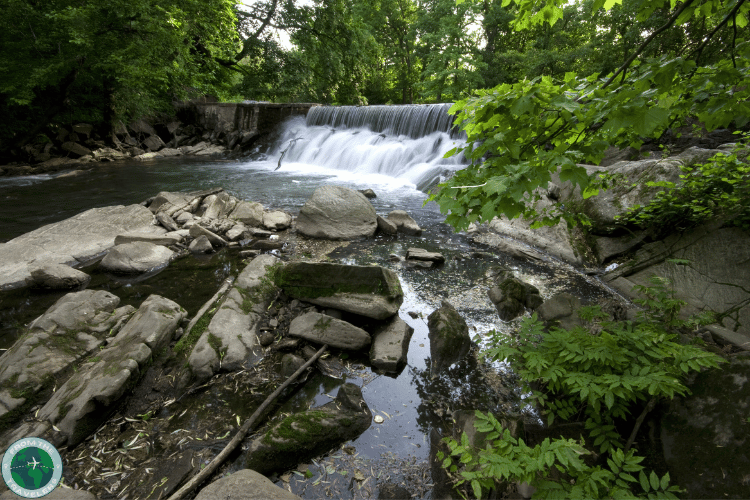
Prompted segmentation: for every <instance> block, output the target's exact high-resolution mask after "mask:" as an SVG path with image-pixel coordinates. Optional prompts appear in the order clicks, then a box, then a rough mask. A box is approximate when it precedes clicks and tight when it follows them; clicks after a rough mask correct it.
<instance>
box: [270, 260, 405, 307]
mask: <svg viewBox="0 0 750 500" xmlns="http://www.w3.org/2000/svg"><path fill="white" fill-rule="evenodd" d="M276 283H277V284H278V285H279V286H280V287H281V288H282V289H283V290H284V292H286V294H287V295H289V296H290V297H294V298H297V299H300V300H304V301H306V302H310V303H312V304H316V305H319V306H323V307H332V308H334V309H340V310H342V311H348V312H351V313H354V314H359V315H362V316H367V317H369V318H374V319H385V318H388V317H390V316H393V315H394V314H396V313H397V312H398V309H399V307H401V303H402V302H403V300H404V293H403V291H402V290H401V284H400V283H399V281H398V276H396V273H394V272H393V271H391V270H390V269H386V268H383V267H380V266H345V265H342V264H330V263H312V262H295V263H291V264H287V265H286V266H284V267H283V268H282V269H281V270H280V272H279V273H277V276H276Z"/></svg>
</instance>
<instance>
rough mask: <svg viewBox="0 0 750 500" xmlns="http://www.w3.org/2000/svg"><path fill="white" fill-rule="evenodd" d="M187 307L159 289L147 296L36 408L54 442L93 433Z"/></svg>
mask: <svg viewBox="0 0 750 500" xmlns="http://www.w3.org/2000/svg"><path fill="white" fill-rule="evenodd" d="M186 314H187V313H186V312H185V310H184V309H182V308H181V307H180V306H179V305H177V304H175V303H174V302H172V301H171V300H169V299H166V298H164V297H160V296H158V295H151V296H150V297H149V298H147V299H146V300H145V301H144V302H143V304H141V307H140V308H139V309H138V311H137V312H136V313H135V315H134V316H133V317H132V318H131V319H130V321H128V323H127V324H126V325H125V326H124V327H123V329H122V330H121V331H120V333H118V334H117V336H115V338H114V339H111V340H110V342H109V343H108V344H107V347H106V348H105V349H104V350H102V351H100V352H98V353H96V355H95V356H94V357H92V358H89V359H88V360H87V362H86V363H84V364H83V365H81V367H80V368H79V369H78V370H77V371H76V373H74V374H73V376H72V377H70V378H69V379H68V380H67V381H66V382H65V383H64V384H63V385H62V386H61V387H60V388H58V389H57V391H55V393H54V395H53V396H52V398H50V400H49V401H48V402H47V404H45V405H44V406H43V407H42V409H41V410H39V414H38V418H39V419H40V420H42V421H45V420H46V421H47V422H49V423H50V424H51V425H53V426H54V427H53V429H54V434H53V436H52V441H53V444H56V445H63V444H65V445H68V446H74V445H76V444H78V443H80V442H81V441H83V439H85V438H86V437H87V436H88V435H89V434H91V433H93V432H94V431H95V430H96V428H97V427H99V425H101V423H102V422H104V421H105V420H106V418H107V416H108V415H109V413H110V412H111V411H113V410H115V409H116V407H117V405H116V403H117V402H118V401H119V399H120V398H121V397H122V396H123V395H124V394H125V392H126V391H127V390H128V389H129V388H130V387H132V386H133V384H134V383H135V382H136V381H137V380H138V379H139V378H140V376H141V375H142V374H143V373H144V371H145V368H146V366H147V364H148V363H150V361H151V358H152V356H154V355H155V354H156V353H157V352H159V351H160V350H161V349H163V348H164V347H166V346H167V345H169V342H170V341H171V340H172V337H173V335H174V332H175V330H176V329H177V327H178V326H179V324H180V322H181V321H182V319H183V318H184V317H185V316H186Z"/></svg>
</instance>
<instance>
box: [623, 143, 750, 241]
mask: <svg viewBox="0 0 750 500" xmlns="http://www.w3.org/2000/svg"><path fill="white" fill-rule="evenodd" d="M741 151H742V146H737V147H736V148H735V151H733V152H732V153H730V154H726V153H718V154H716V155H715V156H714V157H713V158H711V159H710V160H709V161H708V162H707V163H704V164H702V165H695V166H692V167H682V171H683V173H682V174H681V175H680V179H681V181H680V182H679V183H674V182H669V181H661V182H653V181H652V182H647V185H648V186H651V187H661V188H664V190H662V191H659V192H658V193H657V195H656V197H655V198H654V199H653V200H652V201H651V202H649V204H648V205H646V206H644V207H640V206H635V207H633V208H631V209H630V211H629V212H628V214H626V215H625V216H624V217H623V219H624V220H625V221H627V222H629V223H632V224H634V225H636V226H640V227H643V228H648V230H649V231H651V232H652V233H655V235H657V236H658V235H660V234H662V233H666V232H668V231H674V230H675V229H677V230H685V229H690V228H692V227H695V226H698V225H700V224H702V223H704V222H707V221H709V220H712V219H722V220H726V221H727V223H728V224H730V225H734V226H738V227H740V228H742V229H744V230H746V231H748V230H750V164H748V162H747V159H746V158H745V159H744V160H741V159H740V158H739V157H738V154H740V152H741ZM745 155H746V153H745Z"/></svg>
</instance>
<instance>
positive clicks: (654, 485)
mask: <svg viewBox="0 0 750 500" xmlns="http://www.w3.org/2000/svg"><path fill="white" fill-rule="evenodd" d="M648 479H649V482H650V484H651V489H653V490H658V489H659V476H657V475H656V473H655V472H654V471H651V474H650V475H649V477H648Z"/></svg>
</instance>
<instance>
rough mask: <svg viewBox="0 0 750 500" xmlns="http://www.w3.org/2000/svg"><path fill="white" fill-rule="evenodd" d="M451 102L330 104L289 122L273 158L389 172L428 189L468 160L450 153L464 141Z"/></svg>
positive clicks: (290, 165)
mask: <svg viewBox="0 0 750 500" xmlns="http://www.w3.org/2000/svg"><path fill="white" fill-rule="evenodd" d="M448 108H450V104H433V105H416V106H362V107H355V106H325V107H319V108H312V109H311V110H310V112H309V113H308V115H307V118H306V120H305V119H302V118H297V119H293V120H290V121H289V122H287V123H286V124H285V126H284V128H283V131H282V133H281V137H280V140H279V142H278V143H277V144H276V146H275V148H274V151H273V152H272V156H273V157H277V158H278V157H281V155H282V153H283V157H282V158H281V162H282V167H283V168H287V169H292V170H303V171H304V170H308V171H309V170H310V167H313V168H321V169H325V170H327V171H331V170H334V171H342V172H346V173H347V174H348V175H349V176H354V177H355V178H357V179H360V180H362V179H364V178H367V177H372V176H380V177H381V178H382V176H386V177H388V178H392V179H394V180H397V181H398V182H400V183H402V184H411V185H413V186H414V187H416V188H417V189H420V190H424V189H427V188H428V187H430V186H432V185H434V184H435V183H437V182H440V181H441V180H442V179H443V178H444V177H445V176H446V175H447V174H448V173H450V172H451V171H455V170H458V169H460V168H462V167H463V166H465V165H466V161H465V159H464V157H463V156H462V155H457V156H453V157H451V158H444V156H445V154H446V153H447V152H448V151H450V150H451V149H453V148H454V147H456V146H461V145H463V144H464V140H463V138H462V136H461V134H460V133H457V132H456V131H454V130H452V117H451V116H450V115H449V114H448V113H447V111H448Z"/></svg>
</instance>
